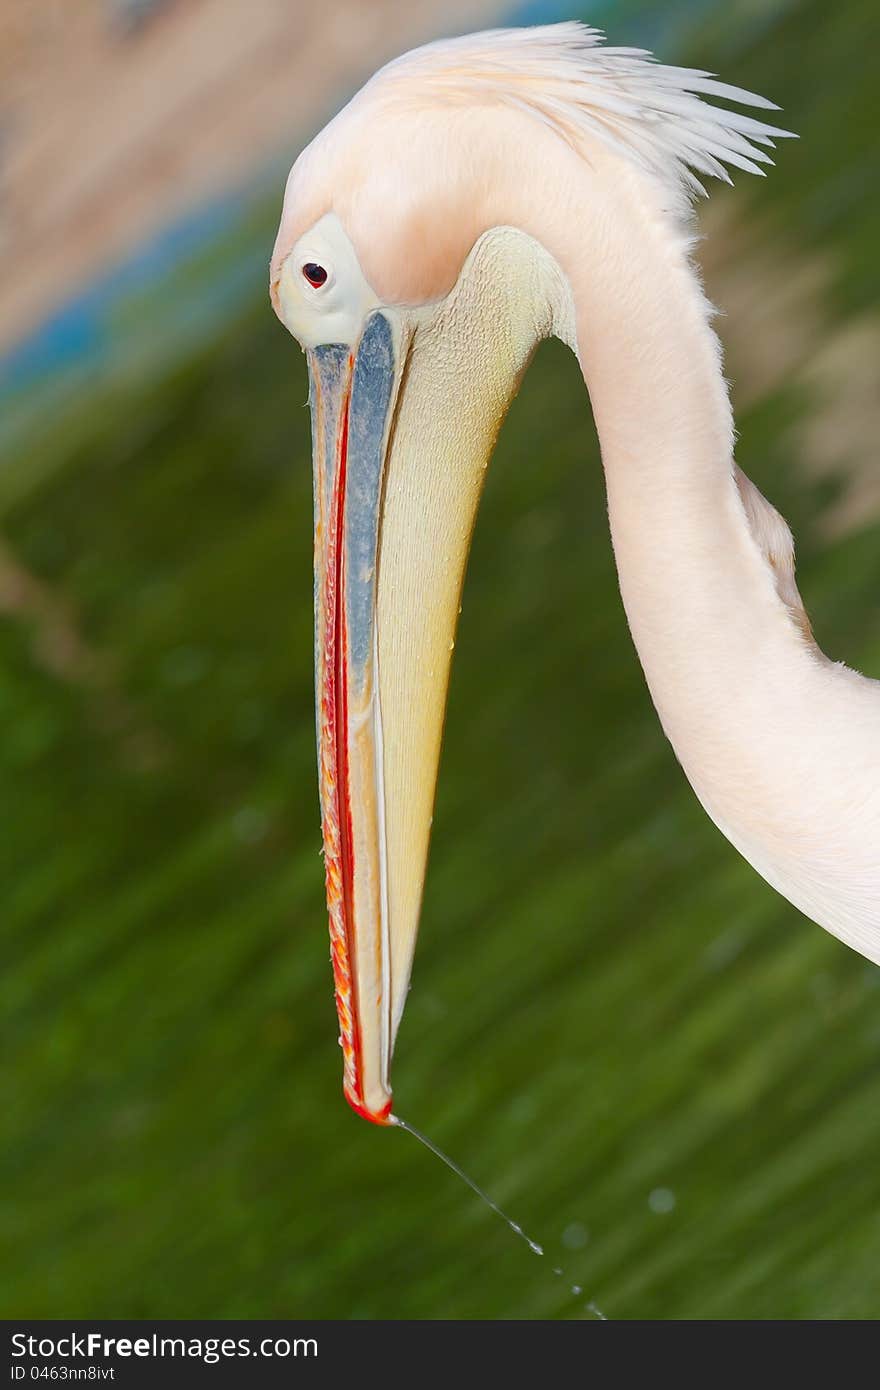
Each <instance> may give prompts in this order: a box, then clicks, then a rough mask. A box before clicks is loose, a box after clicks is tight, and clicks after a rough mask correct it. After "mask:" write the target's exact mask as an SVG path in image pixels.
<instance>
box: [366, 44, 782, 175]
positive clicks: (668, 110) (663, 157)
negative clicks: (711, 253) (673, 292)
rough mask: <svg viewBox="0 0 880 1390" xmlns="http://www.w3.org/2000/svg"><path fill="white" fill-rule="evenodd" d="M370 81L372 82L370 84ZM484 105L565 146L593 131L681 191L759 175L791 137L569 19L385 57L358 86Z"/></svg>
mask: <svg viewBox="0 0 880 1390" xmlns="http://www.w3.org/2000/svg"><path fill="white" fill-rule="evenodd" d="M374 84H376V87H374ZM411 84H414V85H415V88H416V91H417V93H418V97H419V99H420V100H424V99H425V98H426V97H428V96H433V97H435V98H436V99H437V100H438V101H452V102H458V101H469V102H479V101H481V100H482V101H489V102H502V103H504V104H507V105H510V106H514V107H517V108H518V109H520V110H522V111H525V112H527V113H528V114H529V115H531V116H533V117H535V118H537V119H539V120H541V121H543V122H544V123H545V124H546V125H548V126H550V127H551V129H553V130H554V131H555V132H556V133H557V134H558V135H560V136H561V137H562V138H563V139H565V140H566V141H567V142H568V143H569V144H570V145H572V146H573V147H574V148H575V149H579V148H582V147H583V140H584V137H585V136H587V137H589V136H592V137H594V138H597V139H599V140H602V141H604V142H605V143H606V144H608V145H611V146H612V147H614V148H615V149H616V150H618V151H620V152H622V153H624V154H625V155H627V156H628V157H629V158H631V159H634V160H635V161H636V162H637V163H638V164H639V165H641V166H642V167H643V168H644V169H647V170H648V171H649V172H650V173H652V174H654V175H656V176H657V177H658V178H660V179H662V180H663V181H664V182H665V183H667V185H672V187H673V189H674V190H676V191H684V192H686V193H687V194H688V195H689V196H693V195H695V194H705V192H706V189H705V188H704V186H703V184H702V182H701V178H700V176H710V177H712V178H718V179H723V180H724V181H725V182H726V183H730V181H731V180H730V175H729V173H728V171H727V168H726V166H727V165H731V166H733V167H735V168H738V169H744V170H746V171H747V172H748V173H751V174H762V173H763V169H762V168H761V165H763V164H772V163H773V160H772V159H771V157H770V155H769V154H768V153H767V150H768V149H772V148H773V145H774V141H775V140H777V139H785V138H788V137H790V136H791V132H790V131H787V130H781V129H780V128H779V127H777V126H773V125H768V124H766V123H765V122H764V121H760V120H757V119H756V118H755V117H754V116H747V115H743V114H741V113H740V112H737V111H730V110H728V109H727V108H726V107H723V106H714V105H712V104H710V102H709V101H706V100H704V98H706V97H713V98H720V99H722V100H724V101H732V102H736V103H738V104H739V105H740V106H751V107H760V108H763V109H765V110H771V111H775V110H778V107H776V106H775V105H774V103H773V102H771V101H767V100H766V99H765V98H764V97H760V96H756V95H755V94H754V93H753V92H746V91H743V90H741V89H740V88H739V87H731V86H729V85H728V84H727V83H725V82H719V81H718V80H717V79H716V78H715V76H714V75H713V74H712V73H709V72H701V71H698V70H696V69H693V68H681V67H668V66H666V65H665V64H663V63H658V62H657V61H656V60H655V58H654V57H653V55H652V54H651V53H648V52H647V51H646V50H645V49H641V48H614V47H608V46H607V45H606V44H605V36H604V34H603V33H601V31H600V30H598V29H593V28H590V27H589V26H588V25H585V24H581V23H578V22H577V21H571V22H567V23H564V24H548V25H539V26H536V27H534V28H526V29H491V30H487V31H486V32H485V33H482V34H468V35H466V36H464V37H462V38H456V39H444V40H440V41H438V42H435V43H429V44H426V45H425V46H424V47H422V48H416V49H413V50H412V52H410V53H406V54H404V55H403V56H402V57H400V58H396V59H394V61H393V62H391V63H388V64H387V66H386V67H384V68H382V69H381V70H380V71H379V72H378V73H377V74H376V76H375V77H374V78H373V79H372V81H371V82H370V83H369V84H368V85H369V87H370V88H372V89H373V90H374V91H375V93H376V95H377V96H378V95H379V94H380V93H379V90H377V88H381V89H383V91H384V93H385V94H388V95H391V94H394V95H400V94H401V93H402V91H405V90H406V89H407V88H408V87H410V85H411Z"/></svg>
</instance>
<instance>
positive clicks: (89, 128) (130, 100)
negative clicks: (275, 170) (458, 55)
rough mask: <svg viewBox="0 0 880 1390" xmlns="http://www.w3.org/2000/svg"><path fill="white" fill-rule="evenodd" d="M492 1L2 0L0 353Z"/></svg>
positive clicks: (489, 15) (480, 15)
mask: <svg viewBox="0 0 880 1390" xmlns="http://www.w3.org/2000/svg"><path fill="white" fill-rule="evenodd" d="M501 10H502V6H501V5H499V4H498V3H497V0H442V3H438V0H369V3H366V4H365V3H362V0H335V3H334V4H333V5H332V6H330V5H321V6H316V5H310V4H305V3H301V0H250V2H248V3H242V0H27V3H22V2H21V0H2V4H0V351H2V350H3V349H5V348H8V347H9V346H10V345H11V344H13V343H14V342H15V341H16V340H17V339H19V338H20V337H21V336H22V335H23V334H24V333H26V332H27V331H28V330H29V329H30V328H31V327H32V326H33V325H34V324H35V323H37V322H39V321H40V320H41V319H42V318H43V317H44V316H45V315H47V314H48V313H49V312H51V310H52V309H53V308H54V307H55V306H56V305H57V304H58V303H59V302H60V301H62V300H63V299H64V298H65V296H66V295H67V294H68V293H69V292H71V291H73V290H74V289H75V288H76V287H77V286H79V285H81V284H82V283H84V282H87V281H89V280H90V279H92V278H93V277H95V276H97V275H98V274H100V272H101V271H102V270H103V269H104V268H105V267H107V266H108V265H110V264H112V263H113V261H114V260H116V259H117V258H119V257H120V256H121V255H123V254H124V253H125V252H126V251H127V250H129V249H130V248H131V247H132V246H134V245H136V244H137V243H138V241H140V240H141V239H143V238H146V237H148V236H149V235H150V234H151V233H152V232H154V231H156V230H157V229H158V228H159V227H161V226H162V225H163V224H164V223H165V222H167V220H168V219H169V217H172V216H173V215H174V214H176V213H178V212H180V211H182V210H184V209H185V208H187V207H189V206H192V205H194V204H196V203H198V202H199V201H200V200H202V199H204V198H207V197H210V196H211V195H213V194H216V193H218V192H220V191H222V190H224V189H228V188H229V187H234V186H235V184H236V183H237V182H239V181H244V180H246V179H247V177H248V176H249V175H250V174H251V173H253V172H254V171H255V170H258V169H259V167H260V165H261V164H262V163H264V162H265V161H266V160H267V159H269V158H271V156H272V155H273V154H277V155H280V154H281V153H283V152H284V151H289V152H290V157H291V159H292V158H293V157H294V155H295V154H296V152H297V150H298V148H299V144H300V143H301V138H302V136H303V134H307V133H308V132H309V130H311V128H312V127H313V126H314V125H315V124H317V123H318V122H319V121H320V119H321V118H322V116H323V115H324V114H325V113H329V111H330V109H331V107H332V105H333V103H334V101H336V100H337V98H338V97H339V95H340V94H342V95H344V94H345V93H346V92H347V91H348V90H351V89H353V88H354V87H356V86H357V85H358V83H359V82H360V81H362V80H363V79H364V78H365V77H366V76H368V74H369V73H370V72H371V71H372V70H373V69H374V68H375V67H376V66H377V65H379V64H381V63H382V62H383V61H385V60H386V59H387V58H389V57H391V56H393V55H394V54H395V53H397V52H400V51H402V50H403V49H405V48H407V47H410V46H412V45H413V44H417V43H419V42H422V41H426V40H428V39H430V38H433V37H436V36H437V35H438V33H454V32H456V30H464V29H467V28H473V27H475V26H476V25H477V24H478V23H482V22H486V23H491V22H492V21H493V19H495V18H497V16H498V15H499V13H500V12H501Z"/></svg>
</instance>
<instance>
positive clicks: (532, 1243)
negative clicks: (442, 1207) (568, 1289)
mask: <svg viewBox="0 0 880 1390" xmlns="http://www.w3.org/2000/svg"><path fill="white" fill-rule="evenodd" d="M388 1120H389V1122H390V1123H391V1124H393V1125H397V1127H398V1129H405V1130H406V1132H407V1134H411V1135H412V1136H413V1138H414V1139H418V1141H419V1143H420V1144H424V1146H425V1148H426V1149H429V1150H430V1152H431V1153H432V1154H435V1155H436V1157H437V1158H439V1159H440V1161H441V1163H445V1164H446V1167H447V1168H451V1169H452V1171H453V1173H457V1174H458V1176H459V1177H460V1178H461V1180H462V1182H466V1183H467V1185H468V1187H469V1188H470V1189H471V1192H475V1193H476V1194H477V1196H478V1197H479V1198H481V1200H482V1201H484V1202H485V1203H486V1206H487V1207H490V1208H491V1210H492V1211H494V1212H495V1214H496V1216H500V1217H501V1220H502V1221H504V1222H506V1224H507V1225H508V1226H509V1227H510V1229H511V1230H512V1231H513V1233H514V1235H517V1236H519V1238H520V1240H524V1241H525V1243H526V1245H527V1246H528V1247H529V1249H530V1250H532V1251H534V1253H535V1254H536V1255H543V1253H544V1247H543V1245H539V1244H538V1242H537V1241H536V1240H532V1239H531V1237H530V1236H527V1235H526V1233H525V1231H524V1230H523V1228H522V1226H519V1225H517V1223H516V1222H515V1221H514V1220H513V1218H512V1217H510V1216H508V1215H507V1212H506V1211H502V1209H501V1207H499V1205H498V1203H497V1202H493V1201H492V1198H491V1197H490V1196H489V1194H488V1192H484V1191H483V1189H482V1187H480V1186H479V1184H478V1183H475V1182H474V1180H473V1178H469V1177H468V1175H467V1173H466V1172H465V1171H464V1169H463V1168H459V1166H458V1164H457V1163H455V1162H454V1161H453V1160H452V1159H451V1158H450V1157H449V1154H447V1153H444V1152H443V1150H442V1149H438V1147H437V1145H436V1144H435V1143H433V1142H432V1140H430V1139H429V1138H428V1136H427V1135H426V1134H422V1132H421V1130H420V1129H416V1128H415V1126H414V1125H409V1124H407V1122H406V1120H401V1119H400V1118H399V1116H397V1115H389V1116H388Z"/></svg>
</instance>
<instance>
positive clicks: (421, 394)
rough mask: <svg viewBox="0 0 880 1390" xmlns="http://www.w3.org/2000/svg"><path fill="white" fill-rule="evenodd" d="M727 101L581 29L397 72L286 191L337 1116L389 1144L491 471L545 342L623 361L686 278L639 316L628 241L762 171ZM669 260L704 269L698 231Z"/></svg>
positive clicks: (285, 300) (417, 60)
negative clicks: (394, 1069)
mask: <svg viewBox="0 0 880 1390" xmlns="http://www.w3.org/2000/svg"><path fill="white" fill-rule="evenodd" d="M716 89H717V90H718V91H720V92H721V94H722V95H725V96H730V95H731V89H726V88H723V87H722V85H721V84H713V83H712V82H711V81H710V80H709V79H708V78H707V76H706V74H701V73H690V74H688V73H684V71H683V70H681V69H672V68H670V69H664V68H661V67H660V66H659V65H652V64H651V63H650V61H649V60H648V55H645V54H637V53H635V52H634V51H633V50H628V49H619V50H613V49H599V48H598V47H597V35H596V34H595V32H594V31H590V30H587V29H585V28H583V27H582V26H580V25H560V26H552V27H549V28H543V29H535V30H522V31H496V32H495V33H490V34H484V35H476V36H471V37H469V38H467V39H463V40H453V41H448V42H446V43H442V44H436V45H429V46H428V47H426V48H424V49H420V50H416V51H415V52H414V53H412V54H408V55H406V56H405V57H404V58H403V59H400V60H396V61H395V62H393V63H391V64H389V65H388V66H387V67H386V68H384V69H382V70H381V72H379V73H378V74H377V75H376V76H375V77H374V78H373V79H371V81H370V82H369V83H368V84H367V85H366V87H364V88H363V89H362V90H361V91H360V92H359V93H358V94H357V96H356V97H355V98H354V99H353V100H352V101H351V102H350V103H349V105H348V106H347V107H346V108H345V109H344V110H343V111H342V112H341V113H340V115H338V116H337V117H336V118H335V119H334V120H333V121H332V122H331V123H330V125H329V126H327V127H326V129H325V130H324V131H322V132H321V134H320V135H319V136H318V137H317V138H316V139H315V140H314V141H313V142H312V144H311V145H310V146H309V147H308V148H307V149H306V150H305V151H304V152H303V154H302V155H301V156H300V157H299V159H298V160H297V162H296V164H295V165H294V167H293V169H292V171H291V174H290V177H289V179H288V183H287V188H286V192H285V199H284V209H283V214H282V219H281V225H280V228H279V232H278V238H277V241H276V245H275V249H274V253H273V257H272V263H271V271H270V287H271V297H272V302H273V304H274V307H275V310H276V312H277V314H278V316H279V318H280V319H281V320H282V322H283V323H284V324H285V325H286V327H287V328H288V329H289V330H290V332H291V333H292V334H293V336H294V337H295V338H297V339H298V340H299V342H300V344H301V345H302V347H303V348H304V349H305V352H306V355H307V359H308V369H309V377H310V399H311V412H312V438H313V462H314V508H315V662H316V700H317V735H318V761H319V778H320V796H321V811H322V828H323V838H324V854H325V868H326V886H327V902H328V910H329V919H330V935H331V957H332V963H333V970H334V977H335V987H336V1002H337V1009H338V1014H339V1021H340V1033H341V1036H340V1042H341V1045H342V1048H343V1055H344V1091H345V1095H346V1097H347V1099H348V1101H349V1103H350V1104H351V1105H352V1106H353V1108H354V1109H355V1110H356V1111H357V1112H358V1113H359V1114H361V1115H363V1116H364V1117H366V1118H367V1119H370V1120H372V1121H374V1122H376V1123H387V1122H389V1120H390V1119H391V1085H390V1060H391V1054H392V1050H393V1047H394V1041H395V1035H396V1033H397V1029H398V1025H399V1023H400V1019H401V1014H402V1012H403V1007H404V1002H405V999H406V995H407V990H408V987H409V979H410V970H411V965H412V959H413V951H414V946H415V940H416V932H417V927H418V919H419V912H420V905H421V899H422V888H423V883H424V878H425V869H426V862H427V855H428V843H429V837H430V831H431V819H432V812H433V804H434V792H435V784H436V778H437V770H438V761H439V756H440V744H441V735H442V727H443V719H444V711H445V706H446V694H447V687H448V681H449V672H450V661H451V655H452V649H453V646H454V641H455V630H456V622H457V617H458V613H459V604H460V593H461V587H462V582H463V578H464V571H465V565H466V560H467V555H468V550H469V545H470V539H471V534H472V530H473V526H474V520H475V516H476V511H477V506H478V503H479V499H480V494H481V491H482V486H483V481H484V477H485V472H486V467H487V463H488V460H489V457H490V455H491V452H492V449H493V446H494V443H495V440H496V437H497V434H498V430H499V428H500V426H501V422H502V420H503V418H504V415H505V412H506V410H507V408H508V406H509V404H510V401H511V399H512V398H513V396H514V394H515V392H516V390H517V387H518V385H519V382H520V379H521V376H522V374H523V372H524V370H525V368H526V366H527V363H528V361H529V358H530V356H531V354H532V352H533V350H534V348H535V346H536V345H537V343H538V342H539V341H540V340H541V339H542V338H545V337H547V336H550V335H556V336H558V337H560V338H561V339H563V340H564V341H565V342H566V343H568V344H569V346H571V347H572V349H573V350H575V351H578V346H579V343H578V340H579V339H580V338H581V336H582V331H583V330H584V329H589V335H590V337H591V338H593V339H595V340H596V341H602V340H603V338H607V340H608V343H609V350H610V346H611V342H612V339H613V337H614V335H615V334H617V335H618V337H619V332H620V330H619V328H618V327H617V319H616V313H615V309H616V306H617V305H618V304H620V303H626V302H627V301H628V302H629V304H630V309H631V310H632V306H633V305H636V304H637V301H638V295H642V297H643V298H644V300H645V304H646V306H647V309H651V308H652V305H653V302H652V300H651V298H650V295H651V294H653V295H654V297H655V298H656V294H657V293H658V292H659V291H660V290H664V289H665V287H666V281H667V280H669V281H670V283H672V282H673V281H674V282H675V284H677V283H678V278H676V277H679V274H680V273H679V270H678V269H677V268H676V269H675V271H674V273H673V272H670V273H669V275H667V273H666V271H665V270H664V271H663V272H662V273H661V274H659V275H657V276H653V277H652V276H651V274H650V272H647V273H646V274H645V275H644V276H643V282H644V284H645V285H647V289H643V288H642V284H641V283H639V282H638V281H637V280H636V278H635V276H634V272H633V268H632V267H633V261H634V255H635V247H634V245H633V243H632V238H633V237H635V236H636V235H639V236H644V237H645V238H646V239H647V241H648V243H649V250H651V249H652V248H655V247H656V245H657V244H659V238H658V234H657V232H656V227H657V226H659V225H660V221H661V218H662V217H665V216H666V215H667V214H669V213H670V212H671V213H672V215H673V217H676V216H677V215H678V214H679V213H680V211H681V208H682V206H683V204H684V203H685V202H686V200H687V199H686V194H687V191H689V190H692V189H693V188H694V187H699V184H698V183H697V180H696V177H695V176H694V174H693V169H694V168H696V169H697V171H698V172H701V173H707V172H708V173H710V174H721V175H723V174H724V169H723V166H722V163H721V161H722V160H726V161H727V162H732V163H736V164H739V165H740V166H741V167H746V168H751V169H756V165H755V163H754V162H753V161H754V160H764V159H766V158H767V156H766V154H765V153H764V151H763V149H762V148H758V145H760V146H766V145H767V144H768V143H770V140H769V136H770V134H772V133H773V128H772V127H765V126H763V125H761V124H760V123H759V122H757V121H754V120H751V118H749V117H745V116H736V115H735V114H734V113H733V112H729V111H726V110H718V109H716V108H713V107H710V106H708V105H706V104H705V103H703V102H702V101H701V100H700V99H699V97H698V96H697V95H695V93H696V92H699V91H703V92H712V91H713V90H716ZM734 95H735V96H736V95H737V94H734ZM738 99H739V100H740V101H750V102H751V103H752V104H757V105H769V103H766V102H762V101H761V99H760V98H752V97H749V96H748V94H743V93H740V94H738ZM777 133H781V132H777ZM749 134H751V135H753V137H754V140H756V141H757V142H758V145H755V144H754V143H750V142H749V138H748V135H749ZM622 209H623V210H624V212H625V215H624V213H623V212H622V211H621V210H622ZM664 225H665V224H664ZM670 225H671V224H670ZM619 228H623V229H628V230H623V231H620V230H618V229H619ZM634 229H636V230H634ZM669 235H670V239H671V240H673V241H675V243H676V245H677V246H684V245H685V243H686V239H687V238H686V233H683V232H682V227H681V225H679V224H677V225H676V228H675V230H674V231H672V232H670V234H669ZM652 254H654V251H652ZM683 256H684V253H683V252H682V254H681V256H680V257H679V259H680V260H682V261H683ZM657 257H659V252H656V254H655V258H657ZM600 262H602V263H603V265H604V266H605V267H607V268H608V271H609V275H610V274H611V272H612V271H613V274H614V276H615V277H616V279H617V282H618V285H619V289H617V290H615V293H614V295H613V296H612V295H610V294H606V298H605V301H603V300H602V299H601V298H600V297H598V296H597V295H595V294H592V292H591V288H590V287H591V285H593V284H594V283H596V276H595V274H593V267H594V266H595V265H596V264H598V263H600ZM676 266H677V262H676ZM573 284H578V285H579V287H580V292H579V296H577V297H576V296H575V295H573V292H572V285H573ZM649 291H650V294H649ZM591 295H592V297H591ZM576 299H577V313H576V312H575V303H576ZM612 301H613V302H612ZM647 309H646V311H647ZM687 314H688V315H690V317H689V318H687V317H686V316H685V315H680V316H679V317H680V318H681V321H682V323H685V322H690V321H691V320H693V321H694V322H695V323H696V319H695V318H694V316H693V314H691V310H690V306H688V310H687ZM674 317H675V316H674V315H673V318H674ZM701 325H702V320H700V325H698V326H700V331H702V327H701ZM695 331H696V330H695ZM706 332H707V333H708V330H706ZM707 341H708V338H707ZM701 343H702V340H701ZM713 353H714V349H710V355H711V354H713ZM631 356H632V355H631ZM581 360H582V365H584V362H585V359H584V358H583V356H582V359H581ZM621 360H624V361H625V360H626V359H625V356H624V358H622V359H621ZM670 361H671V359H670ZM636 365H638V364H636ZM711 366H712V370H714V371H715V372H716V373H717V354H715V355H712V361H711ZM600 368H601V363H600V362H599V360H598V359H597V360H596V364H595V369H596V385H597V391H598V390H599V388H603V389H604V387H605V377H604V376H603V372H602V370H600ZM585 374H586V367H585ZM680 375H681V374H678V376H679V377H680ZM607 381H608V382H609V383H610V386H608V389H606V390H605V399H606V400H608V401H609V402H610V403H611V404H610V405H609V407H608V409H607V410H606V412H605V415H606V419H607V422H608V429H607V435H606V440H607V442H608V443H609V448H610V445H611V444H614V443H615V442H617V443H619V445H620V451H621V452H625V450H626V448H627V441H626V438H625V427H626V425H624V427H623V428H620V429H616V428H614V429H613V428H612V425H613V421H612V410H611V405H613V404H614V402H613V400H612V394H613V391H614V390H618V394H619V392H620V391H622V390H623V389H624V388H623V385H621V386H620V388H617V387H616V386H615V381H616V375H615V374H614V373H608V374H607ZM592 385H593V383H592V382H591V389H592ZM722 389H723V388H722ZM711 390H712V392H714V391H715V387H714V385H713V386H712V388H711ZM657 394H658V398H660V399H661V401H663V400H666V399H667V398H668V396H669V393H668V392H667V391H665V390H662V389H661V390H659V391H658V393H657ZM716 394H717V393H716ZM712 399H713V400H714V399H715V396H714V395H712ZM719 399H720V397H719ZM722 414H723V411H722ZM598 419H599V416H598V413H597V421H598ZM717 433H718V436H719V438H721V440H722V442H723V439H724V427H723V421H722V427H721V428H720V430H719V431H717ZM606 440H603V450H604V446H605V443H606ZM670 495H673V494H670Z"/></svg>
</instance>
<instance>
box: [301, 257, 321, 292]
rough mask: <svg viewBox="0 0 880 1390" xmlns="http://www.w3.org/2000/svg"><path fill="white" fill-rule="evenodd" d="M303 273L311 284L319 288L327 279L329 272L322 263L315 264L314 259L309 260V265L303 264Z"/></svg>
mask: <svg viewBox="0 0 880 1390" xmlns="http://www.w3.org/2000/svg"><path fill="white" fill-rule="evenodd" d="M303 275H304V276H305V277H306V279H307V280H308V282H309V284H310V285H314V287H315V289H318V288H319V287H320V286H321V285H323V283H324V281H325V280H326V279H327V272H326V270H325V269H324V267H323V266H322V265H315V263H314V261H309V263H308V265H304V266H303Z"/></svg>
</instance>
